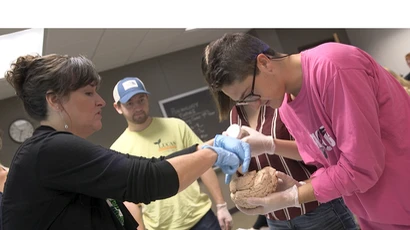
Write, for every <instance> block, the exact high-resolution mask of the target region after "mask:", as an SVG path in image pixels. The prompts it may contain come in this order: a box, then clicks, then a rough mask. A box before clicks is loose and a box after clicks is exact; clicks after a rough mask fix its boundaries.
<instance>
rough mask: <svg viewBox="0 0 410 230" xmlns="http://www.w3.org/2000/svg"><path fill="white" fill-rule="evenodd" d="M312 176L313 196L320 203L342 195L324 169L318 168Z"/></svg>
mask: <svg viewBox="0 0 410 230" xmlns="http://www.w3.org/2000/svg"><path fill="white" fill-rule="evenodd" d="M312 176H313V179H312V182H311V183H312V187H313V190H314V193H315V197H316V199H317V200H318V201H319V202H320V203H327V202H329V201H331V200H334V199H336V198H339V197H341V196H342V194H341V193H340V192H339V191H338V189H337V188H336V186H335V184H334V183H333V181H332V180H331V178H330V176H329V175H328V174H327V172H326V170H325V169H323V168H321V169H319V170H318V171H317V172H316V173H315V174H314V175H312Z"/></svg>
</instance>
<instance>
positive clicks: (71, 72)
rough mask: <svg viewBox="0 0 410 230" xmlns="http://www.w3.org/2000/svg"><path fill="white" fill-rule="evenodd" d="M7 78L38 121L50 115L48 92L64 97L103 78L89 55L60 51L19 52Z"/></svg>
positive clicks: (27, 110) (31, 115)
mask: <svg viewBox="0 0 410 230" xmlns="http://www.w3.org/2000/svg"><path fill="white" fill-rule="evenodd" d="M5 78H6V80H7V81H8V82H9V84H11V85H12V86H13V88H14V89H15V91H16V95H17V96H18V97H19V98H20V99H21V100H22V101H23V105H24V109H25V110H26V112H27V113H28V115H30V117H32V118H33V119H35V120H37V121H42V120H45V119H46V118H47V116H48V111H47V101H46V94H47V93H49V92H52V93H54V94H56V96H57V97H59V98H64V97H66V96H69V94H70V92H72V91H75V90H77V89H79V88H82V87H85V86H87V85H90V84H92V85H96V86H97V87H98V86H99V85H100V82H101V77H100V76H99V75H98V72H97V70H96V69H95V67H94V65H93V63H92V62H91V61H90V60H88V59H87V58H85V57H83V56H78V57H70V56H67V55H58V54H50V55H45V56H40V55H26V56H20V57H19V58H17V60H16V61H15V62H14V63H12V64H11V68H10V70H8V71H7V72H6V74H5Z"/></svg>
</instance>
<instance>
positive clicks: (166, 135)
mask: <svg viewBox="0 0 410 230" xmlns="http://www.w3.org/2000/svg"><path fill="white" fill-rule="evenodd" d="M149 94H150V93H149V92H148V91H147V90H146V88H145V85H144V83H143V82H142V81H141V80H140V79H139V78H136V77H126V78H124V79H122V80H120V81H119V82H118V83H117V84H116V85H115V87H114V90H113V97H114V108H115V109H116V111H117V112H118V113H119V114H122V115H123V116H124V118H125V119H126V120H127V123H128V127H127V128H126V129H125V130H124V132H123V133H122V134H121V135H120V137H118V139H117V140H116V141H115V142H114V143H113V144H112V146H111V149H114V150H116V151H119V152H128V153H130V154H133V155H136V156H143V157H148V158H151V157H160V156H166V155H169V154H171V153H173V152H175V151H179V150H181V149H184V148H186V147H189V146H192V145H194V144H196V143H202V141H201V140H200V139H199V138H198V137H197V136H196V135H195V133H194V132H193V131H192V130H191V128H190V127H189V126H188V125H187V124H186V123H185V122H184V121H182V120H181V119H178V118H162V117H151V116H150V115H149V100H148V95H149ZM201 180H202V181H203V183H204V185H205V186H206V187H207V189H208V190H209V193H210V194H211V195H212V197H213V198H214V200H215V202H216V203H217V204H216V207H217V217H216V216H215V214H214V213H213V212H212V210H211V206H212V202H211V200H210V199H209V197H208V196H207V195H206V194H204V193H201V192H200V189H199V184H198V182H197V181H196V182H194V183H193V184H192V185H190V186H189V187H188V188H186V189H185V190H184V191H182V192H180V193H178V194H177V195H175V196H173V197H171V198H168V199H164V200H158V201H155V202H152V203H150V204H148V205H144V204H133V203H127V202H126V203H125V205H126V206H127V208H128V209H129V210H130V212H131V214H132V215H133V216H134V218H135V219H136V220H137V222H138V223H139V224H140V226H142V227H143V229H144V228H145V226H146V227H147V229H150V230H151V229H154V230H155V229H181V230H183V229H193V230H199V229H211V230H212V229H231V228H232V216H231V215H230V213H229V211H228V209H227V205H226V202H225V201H224V198H223V196H222V192H221V189H220V187H219V183H218V179H217V177H216V174H215V172H214V171H213V169H212V168H210V169H209V170H208V171H207V172H205V173H204V174H203V175H202V176H201Z"/></svg>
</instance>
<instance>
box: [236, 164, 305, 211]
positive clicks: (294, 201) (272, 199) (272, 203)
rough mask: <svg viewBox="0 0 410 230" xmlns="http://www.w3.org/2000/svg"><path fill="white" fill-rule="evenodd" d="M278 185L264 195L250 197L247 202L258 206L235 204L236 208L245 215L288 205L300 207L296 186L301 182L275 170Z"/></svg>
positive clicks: (275, 209) (278, 208)
mask: <svg viewBox="0 0 410 230" xmlns="http://www.w3.org/2000/svg"><path fill="white" fill-rule="evenodd" d="M276 176H277V177H278V185H277V187H276V191H275V192H274V193H272V194H270V195H268V196H266V197H251V198H248V199H247V203H249V204H251V205H256V206H258V207H256V208H252V209H247V208H243V207H239V206H237V208H238V209H239V210H240V211H241V212H243V213H245V214H247V215H259V214H263V215H264V214H267V213H270V212H274V211H277V210H280V209H284V208H288V207H300V204H299V196H298V187H299V186H301V183H299V182H297V181H296V180H295V179H293V178H292V177H290V176H288V175H286V174H285V173H283V172H276Z"/></svg>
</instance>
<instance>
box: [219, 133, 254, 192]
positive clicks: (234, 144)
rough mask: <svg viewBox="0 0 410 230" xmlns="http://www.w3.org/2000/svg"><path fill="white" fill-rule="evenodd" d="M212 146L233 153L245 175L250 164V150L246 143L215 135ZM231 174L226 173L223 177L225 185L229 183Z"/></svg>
mask: <svg viewBox="0 0 410 230" xmlns="http://www.w3.org/2000/svg"><path fill="white" fill-rule="evenodd" d="M214 146H215V147H220V148H223V149H226V150H228V151H230V152H233V153H235V154H236V155H237V156H238V158H239V160H240V164H241V165H242V172H243V173H246V172H247V171H248V168H249V164H250V163H251V150H250V146H249V144H248V143H246V142H243V141H241V140H239V139H237V138H234V137H229V136H225V135H220V134H217V135H216V136H215V139H214ZM232 174H233V173H227V174H226V175H225V183H226V184H227V183H229V182H230V181H231V178H232Z"/></svg>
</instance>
